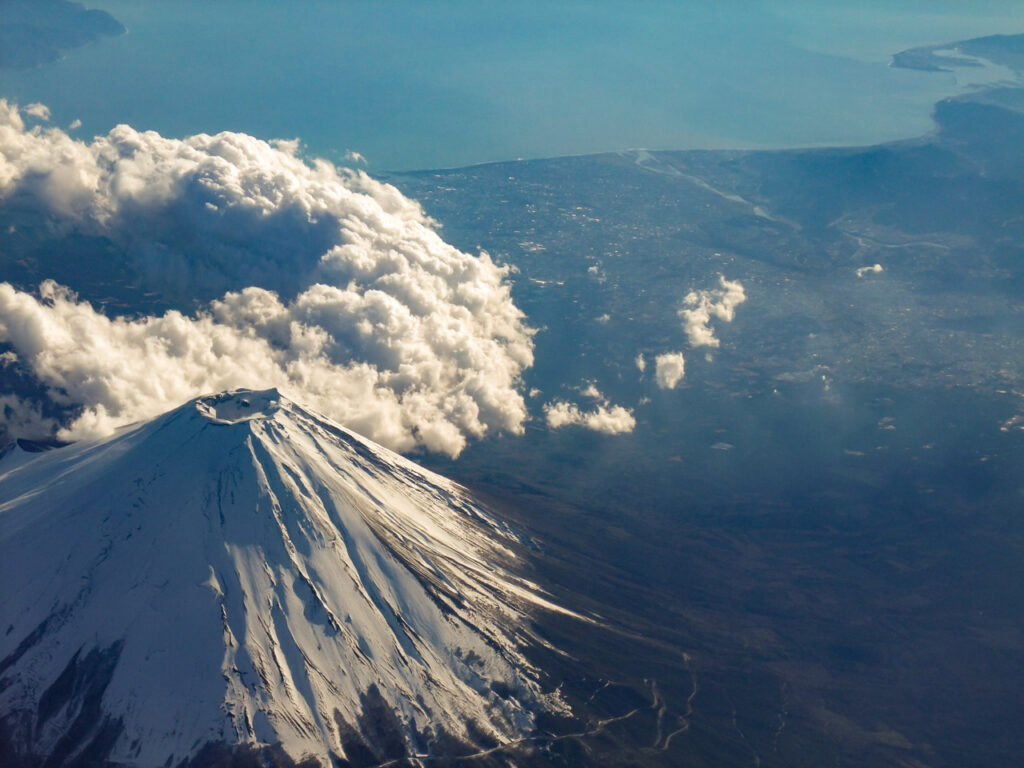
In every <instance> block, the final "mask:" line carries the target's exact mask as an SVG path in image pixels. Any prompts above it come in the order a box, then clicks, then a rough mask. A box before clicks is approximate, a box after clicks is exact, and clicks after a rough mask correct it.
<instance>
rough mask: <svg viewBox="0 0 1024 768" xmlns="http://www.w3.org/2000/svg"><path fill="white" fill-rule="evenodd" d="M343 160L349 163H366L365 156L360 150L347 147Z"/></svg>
mask: <svg viewBox="0 0 1024 768" xmlns="http://www.w3.org/2000/svg"><path fill="white" fill-rule="evenodd" d="M345 161H346V162H349V163H356V164H357V165H366V164H367V163H366V156H365V155H363V154H362V153H361V152H356V151H355V150H352V149H349V150H347V151H346V152H345Z"/></svg>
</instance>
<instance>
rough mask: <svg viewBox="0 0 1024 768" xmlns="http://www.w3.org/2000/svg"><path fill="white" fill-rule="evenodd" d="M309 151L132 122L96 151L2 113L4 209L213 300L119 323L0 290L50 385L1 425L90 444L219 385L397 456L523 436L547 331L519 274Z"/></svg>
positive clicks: (24, 362) (6, 336)
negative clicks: (539, 340)
mask: <svg viewBox="0 0 1024 768" xmlns="http://www.w3.org/2000/svg"><path fill="white" fill-rule="evenodd" d="M296 152H297V143H296V142H276V143H271V142H265V141H261V140H259V139H256V138H254V137H252V136H247V135H245V134H240V133H221V134H217V135H215V136H207V135H198V136H191V137H188V138H186V139H183V140H177V139H168V138H164V137H163V136H160V135H159V134H157V133H155V132H152V131H146V132H139V131H136V130H134V129H133V128H131V127H129V126H127V125H120V126H118V127H116V128H114V129H113V130H112V131H111V132H110V133H109V134H108V135H107V136H101V137H98V138H96V139H95V140H93V141H92V142H89V143H87V142H83V141H79V140H76V139H73V138H72V137H70V136H69V135H68V134H67V133H65V132H64V131H62V130H60V129H58V128H50V127H43V126H40V125H35V126H33V127H31V128H28V127H26V125H25V123H24V121H23V119H22V115H21V113H19V110H18V109H17V108H16V107H14V106H13V105H10V104H8V103H7V102H5V101H2V100H0V201H4V202H11V201H16V202H17V204H18V205H19V206H22V207H24V208H27V209H30V210H34V211H37V212H38V213H39V214H40V215H41V216H44V217H46V218H47V219H48V220H49V221H52V222H55V223H57V224H59V225H60V226H61V227H64V228H65V229H69V230H70V231H72V232H78V233H83V234H85V235H88V236H93V237H95V236H99V237H102V238H104V239H105V241H106V242H109V243H111V250H112V252H113V253H115V254H116V257H115V256H112V257H111V259H112V263H111V271H112V273H113V272H115V271H116V270H117V269H120V268H124V267H126V266H129V267H131V268H132V269H133V270H134V274H136V275H138V279H139V281H140V282H141V283H142V284H144V285H146V286H147V287H151V288H152V289H153V290H157V291H161V292H162V295H165V296H172V297H173V296H181V297H185V298H186V299H187V300H188V303H187V304H186V303H184V302H183V305H184V306H195V304H193V303H192V300H193V299H194V298H195V297H202V301H201V302H200V303H199V304H198V306H199V308H198V310H195V311H191V312H177V311H168V312H163V313H161V314H151V315H142V316H135V317H131V318H115V317H108V316H107V315H105V314H104V313H103V312H102V311H100V310H98V309H96V308H95V307H93V306H91V305H90V304H89V303H88V302H85V301H81V300H79V298H78V297H77V296H76V295H75V294H74V293H73V292H72V291H71V290H69V289H68V288H66V287H62V286H61V285H59V284H57V282H54V281H46V282H44V283H43V284H42V285H41V286H40V288H39V291H38V292H37V293H30V292H25V291H21V290H18V289H16V288H15V287H13V286H12V285H10V284H6V283H0V348H6V349H8V350H9V351H10V352H11V353H12V354H14V355H16V356H17V363H18V365H19V370H20V371H24V373H25V375H27V376H31V377H34V383H35V385H36V386H37V387H38V388H39V390H40V391H42V392H45V400H41V401H40V402H37V403H29V402H25V401H15V400H12V399H11V398H6V399H5V401H4V403H3V408H4V409H5V412H6V413H8V415H7V417H6V423H7V424H8V425H17V424H21V425H28V424H36V425H37V426H38V425H39V424H40V423H41V422H40V419H39V418H37V415H38V413H40V412H41V413H46V414H51V413H52V412H54V411H55V409H56V410H59V411H61V412H62V413H63V421H62V423H61V424H60V425H59V427H60V429H61V432H60V434H61V436H63V437H65V438H74V439H77V438H82V437H87V436H98V435H102V434H106V433H109V432H110V431H111V430H113V429H115V428H116V427H118V426H121V425H124V424H128V423H130V422H133V421H138V420H140V419H145V418H150V417H153V416H156V415H158V414H159V413H162V412H164V411H166V410H168V409H170V408H172V407H174V406H176V405H179V404H180V403H182V402H184V401H186V400H188V399H190V398H192V397H196V396H198V395H202V394H205V393H208V392H211V391H216V390H221V389H229V388H235V387H252V388H256V389H260V388H266V387H270V386H276V387H278V388H279V389H281V391H282V392H284V393H286V394H288V395H289V396H290V397H293V398H296V399H298V400H300V401H302V402H305V403H308V404H309V405H310V406H312V407H314V408H317V409H318V410H320V411H322V412H323V413H325V414H326V415H328V416H331V417H333V418H335V419H337V420H339V421H341V422H343V423H344V424H346V425H347V426H349V427H351V428H353V429H355V430H357V431H359V432H362V433H363V434H365V435H367V436H368V437H370V438H372V439H374V440H377V441H379V442H381V443H384V444H385V445H387V446H389V447H391V448H394V449H396V450H400V451H407V450H412V449H415V448H426V449H427V450H431V451H439V452H443V453H447V454H450V455H453V456H454V455H457V454H458V453H459V452H460V451H461V450H462V449H463V447H464V446H465V445H466V442H467V440H469V439H478V438H480V437H482V436H483V435H485V434H486V433H488V432H490V431H507V432H512V433H521V432H522V431H523V422H524V421H525V419H526V418H527V409H526V405H525V402H524V399H523V397H522V394H521V393H520V391H519V389H520V386H521V374H522V372H523V370H524V369H526V368H527V367H529V366H530V365H532V363H533V338H532V333H533V332H532V331H531V329H529V328H528V327H527V326H526V324H525V318H524V316H523V314H522V312H521V311H520V310H519V309H518V308H517V307H516V306H515V304H514V303H513V301H512V298H511V292H510V286H509V284H508V281H507V279H506V278H507V275H508V269H507V268H505V267H502V266H499V265H497V264H495V263H494V262H493V261H492V260H491V259H490V258H489V257H488V256H487V255H486V254H480V255H479V256H473V255H471V254H468V253H464V252H462V251H459V250H458V249H456V248H454V247H452V246H451V245H448V244H447V243H445V242H444V241H443V240H442V239H441V238H440V237H439V236H438V234H437V232H436V229H435V226H434V222H433V221H432V220H430V219H429V217H427V216H426V215H425V214H424V212H423V210H422V209H421V208H420V206H419V205H418V204H416V203H415V202H413V201H411V200H409V199H408V198H406V197H404V196H403V195H402V194H401V192H399V191H398V190H397V189H396V188H394V187H392V186H389V185H387V184H382V183H380V182H377V181H375V180H373V179H371V178H370V177H369V176H367V175H366V174H365V173H361V172H353V171H343V170H339V169H336V168H335V167H334V166H333V165H331V164H330V163H327V162H324V161H315V162H312V163H307V162H305V161H303V160H302V159H301V158H300V157H298V156H297V155H296ZM74 257H75V254H74V253H73V252H71V253H68V254H67V258H68V259H69V260H73V259H74ZM115 258H120V259H122V260H123V263H122V262H118V263H113V259H115ZM42 404H45V405H46V407H45V408H42V410H40V408H39V406H40V405H42ZM19 414H20V415H19Z"/></svg>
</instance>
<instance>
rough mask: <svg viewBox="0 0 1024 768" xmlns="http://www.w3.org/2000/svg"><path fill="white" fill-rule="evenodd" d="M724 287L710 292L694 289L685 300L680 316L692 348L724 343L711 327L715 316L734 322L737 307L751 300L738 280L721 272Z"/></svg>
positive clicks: (720, 277)
mask: <svg viewBox="0 0 1024 768" xmlns="http://www.w3.org/2000/svg"><path fill="white" fill-rule="evenodd" d="M719 283H720V284H721V288H712V289H709V290H706V291H690V293H688V294H687V295H686V298H685V299H683V308H682V309H680V310H679V317H680V318H682V321H683V329H684V330H685V331H686V336H687V338H688V339H689V340H690V346H691V347H717V346H719V344H720V343H721V342H720V341H719V340H718V338H717V337H716V336H715V331H714V329H713V328H712V327H711V320H712V318H717V319H719V320H722V321H723V322H726V323H731V322H732V320H733V317H735V315H736V307H737V306H739V305H740V304H742V303H743V302H744V301H746V300H747V295H746V293H744V291H743V286H742V285H741V284H740V282H739V281H738V280H726V279H725V277H724V276H722V275H719Z"/></svg>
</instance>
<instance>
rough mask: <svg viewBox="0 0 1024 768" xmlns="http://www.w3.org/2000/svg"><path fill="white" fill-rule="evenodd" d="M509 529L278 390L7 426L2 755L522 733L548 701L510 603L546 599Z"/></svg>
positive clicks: (366, 745)
mask: <svg viewBox="0 0 1024 768" xmlns="http://www.w3.org/2000/svg"><path fill="white" fill-rule="evenodd" d="M516 544H517V538H516V535H515V533H514V532H513V531H512V530H510V529H509V528H508V527H507V526H505V525H503V524H502V523H501V522H499V521H498V520H496V519H494V518H493V517H492V516H490V515H489V514H488V513H487V512H485V511H484V510H483V509H481V508H480V507H479V506H477V505H476V504H475V503H474V502H473V501H472V500H471V499H470V498H469V497H468V496H467V494H466V492H465V491H464V489H462V488H461V487H459V486H458V485H456V484H454V483H452V482H450V481H448V480H446V479H444V478H443V477H440V476H438V475H436V474H433V473H431V472H429V471H427V470H424V469H422V468H420V467H418V466H417V465H415V464H414V463H412V462H410V461H407V460H406V459H404V458H402V457H401V456H398V455H397V454H394V453H392V452H391V451H388V450H386V449H384V448H382V447H380V446H378V445H376V444H374V443H372V442H370V441H368V440H366V439H364V438H362V437H359V436H358V435H356V434H354V433H352V432H350V431H348V430H346V429H344V428H342V427H340V426H338V425H337V424H335V423H333V422H331V421H330V420H328V419H326V418H323V417H321V416H318V415H316V414H314V413H311V412H310V411H308V410H306V409H304V408H302V407H301V406H299V405H297V404H296V403H294V402H291V401H289V400H288V399H286V398H285V397H283V396H281V395H280V394H279V393H278V392H277V391H276V390H268V391H262V392H253V391H248V390H245V391H234V392H229V393H224V394H220V395H214V396H210V397H203V398H200V399H198V400H194V401H192V402H190V403H187V404H186V405H183V406H181V407H180V408H177V409H176V410H174V411H171V412H169V413H167V414H165V415H163V416H161V417H159V418H157V419H154V420H153V421H150V422H146V423H143V424H139V425H135V426H132V427H127V428H125V429H123V430H122V431H120V432H119V433H118V434H116V435H115V436H113V437H111V438H107V439H104V440H101V441H98V442H90V443H79V444H75V445H72V446H69V447H65V448H61V449H59V450H53V451H50V452H47V453H42V454H30V453H27V452H25V451H23V450H21V449H14V450H12V451H10V452H9V453H8V455H7V456H5V457H4V458H3V460H2V461H0V580H2V582H3V585H4V588H3V590H2V593H0V620H2V625H3V626H0V659H2V660H0V758H2V759H0V762H3V763H4V764H5V765H33V766H34V765H39V764H44V763H45V765H47V766H50V765H53V766H71V765H96V764H99V765H105V764H108V762H109V763H112V764H117V765H125V766H140V767H141V766H146V767H148V766H179V765H188V766H199V765H203V764H212V763H213V762H214V761H215V760H217V759H220V760H223V759H224V756H225V755H231V756H234V757H235V758H237V756H238V754H239V753H240V752H242V753H244V754H246V755H249V756H250V757H252V759H253V760H254V761H255V760H256V759H258V760H259V763H260V764H278V765H290V764H292V763H300V762H302V761H309V762H310V764H311V765H317V764H322V765H324V766H328V765H332V764H333V765H364V764H377V763H381V762H385V761H387V760H394V759H397V758H401V757H403V756H407V755H421V756H423V755H443V754H458V753H462V754H465V753H469V752H473V751H476V750H478V749H486V748H489V747H492V746H495V745H498V744H502V743H507V742H508V741H511V740H514V739H519V738H522V737H523V736H525V735H528V734H529V733H531V732H532V731H533V730H534V728H535V722H536V717H537V715H538V714H539V713H542V712H557V711H560V710H563V709H564V705H563V704H562V703H561V702H560V700H559V699H558V697H557V696H555V695H551V694H544V693H542V692H541V690H540V687H539V684H538V671H537V670H536V669H535V668H534V667H532V666H531V665H530V663H529V662H528V661H527V659H526V656H525V654H524V650H525V649H527V648H528V646H529V645H530V644H532V643H535V642H538V641H537V640H536V639H535V638H534V637H533V636H532V635H531V634H530V632H529V629H528V627H529V621H528V619H527V616H526V613H527V611H528V610H530V609H531V608H532V607H535V606H538V605H542V606H544V607H546V608H547V609H551V610H558V609H557V608H556V607H555V606H553V605H552V604H551V603H549V602H547V601H546V600H545V599H544V598H543V597H542V596H541V594H540V591H539V590H538V589H537V588H536V586H535V585H533V584H531V583H530V582H528V581H525V580H523V579H522V578H519V577H517V576H516V575H514V573H513V569H514V566H515V561H516V554H515V552H516ZM220 764H225V763H218V765H220ZM254 764H256V763H255V762H254Z"/></svg>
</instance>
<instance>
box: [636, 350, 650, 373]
mask: <svg viewBox="0 0 1024 768" xmlns="http://www.w3.org/2000/svg"><path fill="white" fill-rule="evenodd" d="M636 367H637V369H638V370H639V371H640V373H643V372H644V371H646V370H647V361H646V360H644V356H643V354H639V355H637V356H636Z"/></svg>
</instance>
